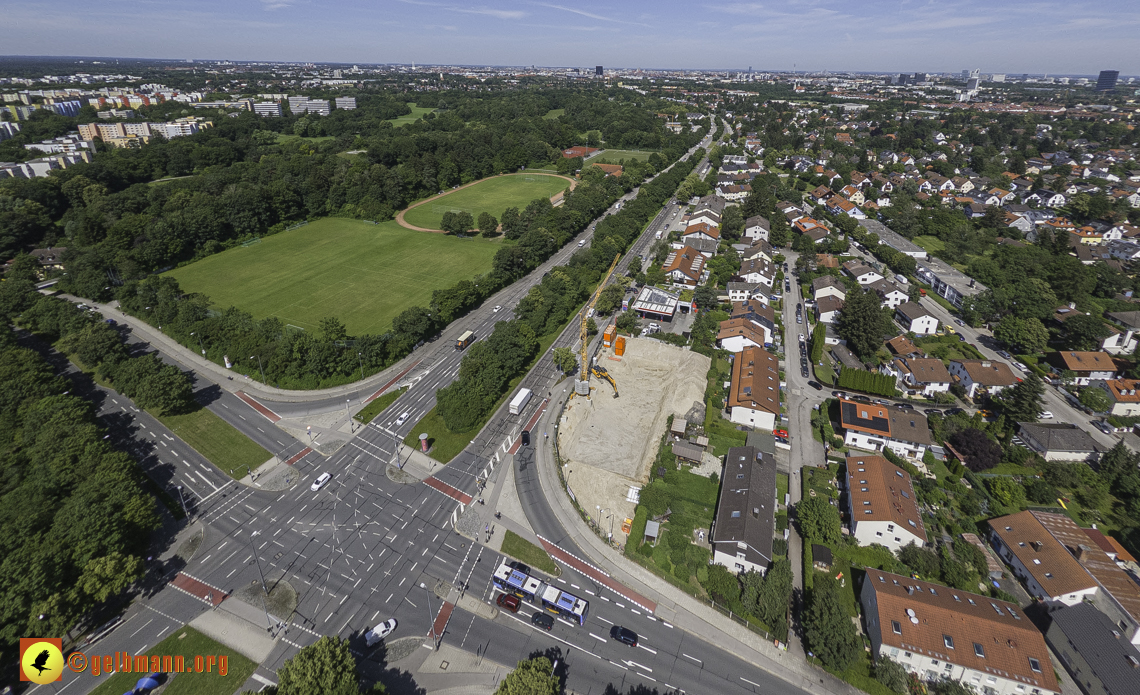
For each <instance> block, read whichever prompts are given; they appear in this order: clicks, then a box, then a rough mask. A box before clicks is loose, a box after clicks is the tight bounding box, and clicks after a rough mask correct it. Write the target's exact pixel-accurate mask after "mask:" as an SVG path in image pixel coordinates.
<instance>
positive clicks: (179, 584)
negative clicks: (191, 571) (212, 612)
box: [170, 572, 228, 606]
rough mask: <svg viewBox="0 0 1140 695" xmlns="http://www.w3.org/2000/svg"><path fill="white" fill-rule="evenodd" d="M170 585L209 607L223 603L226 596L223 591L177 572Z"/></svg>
mask: <svg viewBox="0 0 1140 695" xmlns="http://www.w3.org/2000/svg"><path fill="white" fill-rule="evenodd" d="M170 583H171V584H173V585H174V586H175V588H178V589H181V590H182V591H184V592H186V593H187V594H190V595H191V596H193V597H194V598H196V599H200V600H202V601H205V602H206V603H208V604H210V605H211V606H217V605H218V604H219V603H221V602H222V601H225V600H226V596H228V594H227V593H226V592H225V591H222V590H221V589H219V588H217V587H214V586H210V585H209V584H207V583H206V582H203V581H201V580H198V579H195V578H194V577H191V576H190V575H188V574H186V573H185V572H179V573H178V574H177V575H175V576H174V579H172V580H171V581H170Z"/></svg>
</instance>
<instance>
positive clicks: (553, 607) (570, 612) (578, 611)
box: [542, 586, 590, 625]
mask: <svg viewBox="0 0 1140 695" xmlns="http://www.w3.org/2000/svg"><path fill="white" fill-rule="evenodd" d="M542 607H543V608H545V609H546V610H548V611H550V612H551V613H554V614H555V615H560V616H562V617H563V618H567V619H568V620H573V621H575V622H577V623H578V624H579V625H584V624H585V623H586V616H588V615H589V614H590V604H589V603H588V602H586V601H585V600H584V599H580V598H578V597H577V596H575V595H573V594H569V593H566V592H565V591H562V590H561V589H559V588H558V587H556V586H548V587H546V590H545V591H543V592H542Z"/></svg>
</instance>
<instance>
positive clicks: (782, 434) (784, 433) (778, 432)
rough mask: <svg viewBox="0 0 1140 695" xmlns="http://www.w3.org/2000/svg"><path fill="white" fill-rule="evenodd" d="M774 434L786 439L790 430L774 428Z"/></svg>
mask: <svg viewBox="0 0 1140 695" xmlns="http://www.w3.org/2000/svg"><path fill="white" fill-rule="evenodd" d="M772 436H773V437H783V438H784V439H787V438H788V431H787V430H781V429H774V430H772Z"/></svg>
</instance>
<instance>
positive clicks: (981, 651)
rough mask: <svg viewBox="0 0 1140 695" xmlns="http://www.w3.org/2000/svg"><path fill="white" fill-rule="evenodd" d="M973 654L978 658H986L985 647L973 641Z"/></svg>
mask: <svg viewBox="0 0 1140 695" xmlns="http://www.w3.org/2000/svg"><path fill="white" fill-rule="evenodd" d="M974 656H976V657H978V658H979V659H984V658H986V648H985V647H983V646H982V645H980V644H978V643H977V642H974Z"/></svg>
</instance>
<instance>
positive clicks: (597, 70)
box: [594, 65, 602, 77]
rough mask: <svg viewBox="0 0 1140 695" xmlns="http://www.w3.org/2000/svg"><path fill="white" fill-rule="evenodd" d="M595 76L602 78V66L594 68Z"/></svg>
mask: <svg viewBox="0 0 1140 695" xmlns="http://www.w3.org/2000/svg"><path fill="white" fill-rule="evenodd" d="M594 75H595V76H597V77H601V76H602V66H601V65H598V66H597V67H595V68H594Z"/></svg>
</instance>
